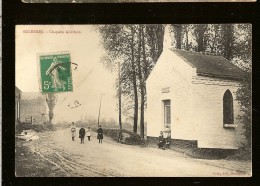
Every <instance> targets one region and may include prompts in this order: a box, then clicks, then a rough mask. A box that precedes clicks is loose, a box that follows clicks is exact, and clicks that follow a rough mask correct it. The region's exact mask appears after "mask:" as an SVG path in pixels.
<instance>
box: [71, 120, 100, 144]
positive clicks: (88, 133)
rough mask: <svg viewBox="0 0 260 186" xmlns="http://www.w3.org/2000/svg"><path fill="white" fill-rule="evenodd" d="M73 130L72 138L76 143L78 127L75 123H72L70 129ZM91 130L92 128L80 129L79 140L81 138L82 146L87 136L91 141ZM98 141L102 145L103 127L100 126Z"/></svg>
mask: <svg viewBox="0 0 260 186" xmlns="http://www.w3.org/2000/svg"><path fill="white" fill-rule="evenodd" d="M70 130H71V136H72V141H75V137H76V125H75V123H74V122H72V125H71V127H70ZM91 133H92V131H91V129H90V127H88V128H87V130H85V129H84V127H83V126H82V127H81V128H80V129H79V138H80V144H84V138H85V136H87V137H88V141H90V137H91ZM97 133H98V134H97V139H98V142H99V143H102V139H103V129H102V128H101V125H99V128H98V130H97Z"/></svg>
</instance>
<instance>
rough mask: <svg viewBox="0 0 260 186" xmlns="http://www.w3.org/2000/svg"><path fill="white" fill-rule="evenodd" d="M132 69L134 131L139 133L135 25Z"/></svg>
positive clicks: (131, 46)
mask: <svg viewBox="0 0 260 186" xmlns="http://www.w3.org/2000/svg"><path fill="white" fill-rule="evenodd" d="M130 27H131V45H130V50H131V70H132V81H133V89H134V126H133V132H135V133H137V122H138V94H137V83H136V65H135V55H134V37H135V30H134V29H135V28H134V25H131V26H130Z"/></svg>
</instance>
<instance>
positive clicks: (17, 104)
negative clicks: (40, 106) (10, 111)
mask: <svg viewBox="0 0 260 186" xmlns="http://www.w3.org/2000/svg"><path fill="white" fill-rule="evenodd" d="M21 93H22V91H21V90H20V89H19V88H18V87H15V124H18V123H19V121H20V102H21Z"/></svg>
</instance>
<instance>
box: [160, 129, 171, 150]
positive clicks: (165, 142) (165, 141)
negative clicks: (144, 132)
mask: <svg viewBox="0 0 260 186" xmlns="http://www.w3.org/2000/svg"><path fill="white" fill-rule="evenodd" d="M157 145H158V148H160V149H163V150H165V149H166V148H168V149H169V148H170V145H171V133H170V132H168V134H167V137H166V138H164V137H163V131H160V136H159V138H158V142H157Z"/></svg>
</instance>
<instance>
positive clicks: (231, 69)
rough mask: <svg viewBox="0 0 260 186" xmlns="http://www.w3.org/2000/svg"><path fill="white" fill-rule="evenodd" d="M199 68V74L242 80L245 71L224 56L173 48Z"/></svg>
mask: <svg viewBox="0 0 260 186" xmlns="http://www.w3.org/2000/svg"><path fill="white" fill-rule="evenodd" d="M171 50H172V51H173V52H174V53H176V54H177V55H178V56H180V57H181V58H183V59H184V60H185V61H186V62H188V63H190V64H191V65H192V66H194V67H195V68H196V69H197V74H198V75H202V76H211V77H217V78H225V79H235V80H242V79H243V78H244V77H245V75H246V74H245V72H244V71H243V70H241V69H240V68H238V67H237V66H235V65H234V64H232V63H231V62H230V61H229V60H227V59H225V58H224V57H222V56H217V55H214V54H208V53H200V52H190V51H184V50H178V49H171Z"/></svg>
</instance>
